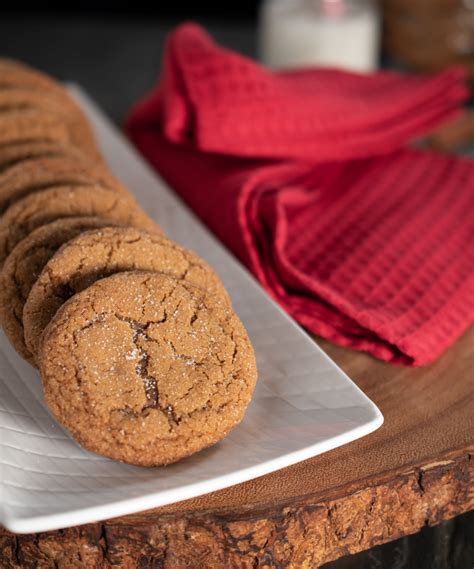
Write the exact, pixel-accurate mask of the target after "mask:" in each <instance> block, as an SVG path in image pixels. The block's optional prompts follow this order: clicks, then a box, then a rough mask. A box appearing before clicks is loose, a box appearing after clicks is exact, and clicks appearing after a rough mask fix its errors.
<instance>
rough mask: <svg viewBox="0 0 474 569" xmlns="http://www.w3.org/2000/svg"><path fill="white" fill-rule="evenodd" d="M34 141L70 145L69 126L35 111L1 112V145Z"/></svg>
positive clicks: (54, 117)
mask: <svg viewBox="0 0 474 569" xmlns="http://www.w3.org/2000/svg"><path fill="white" fill-rule="evenodd" d="M33 140H50V141H52V140H54V141H56V142H62V143H69V142H71V135H70V133H69V131H68V128H67V125H65V124H64V121H62V120H61V119H60V118H59V117H58V116H56V115H53V114H50V113H46V112H45V111H37V110H34V109H19V110H12V111H8V112H7V111H5V112H0V145H5V144H12V143H17V142H25V141H29V142H31V141H33Z"/></svg>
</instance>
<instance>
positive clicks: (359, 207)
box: [127, 24, 474, 365]
mask: <svg viewBox="0 0 474 569" xmlns="http://www.w3.org/2000/svg"><path fill="white" fill-rule="evenodd" d="M465 96H466V90H465V88H464V86H463V80H462V74H461V73H460V72H459V71H458V70H454V71H447V72H445V73H442V74H438V75H436V76H432V77H428V78H420V77H416V78H413V77H406V76H403V75H399V74H395V73H387V72H383V73H378V74H376V75H372V76H363V75H355V74H351V73H345V72H341V71H334V70H311V71H305V72H293V73H279V74H277V73H275V74H272V73H270V72H268V71H266V70H264V69H262V68H261V67H259V66H258V65H257V64H255V63H254V62H252V61H249V60H247V59H245V58H243V57H241V56H238V55H236V54H233V53H231V52H229V51H226V50H223V49H221V48H219V47H218V46H216V45H215V44H214V43H213V42H212V41H211V40H210V38H209V37H208V36H207V35H206V34H205V33H204V32H203V31H202V30H201V29H200V28H198V27H197V26H194V25H190V24H187V25H184V26H181V27H179V28H178V29H177V30H176V31H175V32H174V33H173V34H172V35H171V37H170V39H169V41H168V44H167V48H166V53H165V61H164V71H163V75H162V78H161V81H160V84H159V86H158V87H157V89H156V90H155V91H154V92H153V93H152V94H151V95H150V96H149V97H148V98H146V99H145V100H144V101H142V102H141V103H139V104H138V105H137V106H136V107H135V109H134V110H133V111H132V113H131V115H130V117H129V120H128V122H127V128H128V132H129V134H130V136H131V138H132V140H134V142H135V143H136V145H137V146H138V148H139V149H140V150H141V151H142V152H143V154H144V155H145V156H146V157H147V158H148V159H149V160H150V161H151V163H152V164H153V165H154V166H155V167H156V168H157V170H158V171H159V172H160V173H161V174H162V175H163V177H164V178H165V179H166V180H167V181H168V182H169V183H170V185H171V186H172V187H173V188H174V189H175V190H176V191H177V192H178V193H179V194H180V195H181V196H182V197H183V198H184V199H185V200H186V201H187V202H188V204H189V205H190V206H191V207H192V208H193V209H194V210H195V211H196V212H197V214H198V215H199V216H200V217H201V218H202V219H203V220H204V221H205V223H206V224H207V225H208V226H209V227H210V228H211V229H212V230H213V231H214V232H215V233H216V234H217V235H218V237H219V238H220V239H221V240H222V241H223V242H224V243H226V244H227V246H228V247H229V248H230V249H231V250H232V251H233V252H234V253H235V254H236V255H237V256H238V257H239V258H240V259H241V260H242V261H243V262H244V263H245V264H247V266H248V267H249V268H250V269H251V270H252V272H253V273H254V274H255V275H256V277H257V278H258V279H259V281H260V282H261V283H262V285H263V286H264V287H265V288H266V289H267V290H268V291H269V292H270V293H271V295H272V296H273V297H274V298H275V299H276V300H277V301H278V302H279V303H280V304H281V305H282V306H283V307H284V308H285V309H286V310H287V311H288V312H289V313H290V314H291V315H292V316H293V317H294V318H295V319H296V320H297V321H298V322H300V323H301V324H303V325H304V326H305V327H307V328H308V329H309V330H310V331H312V332H315V333H317V334H320V335H321V336H324V337H326V338H329V339H331V340H333V341H335V342H337V343H340V344H342V345H347V346H351V347H354V348H358V349H363V350H367V351H368V352H370V353H372V354H373V355H375V356H377V357H379V358H381V359H384V360H388V361H393V362H399V363H404V364H410V365H419V364H425V363H428V362H430V361H431V360H433V359H434V358H436V357H437V356H438V355H439V354H440V353H441V352H442V351H443V350H444V349H445V348H446V347H447V346H449V345H450V344H451V343H452V342H453V341H454V340H455V339H456V338H457V337H458V336H459V335H460V334H461V333H462V332H463V331H464V330H465V329H466V328H467V327H468V326H469V324H470V323H471V322H472V320H473V317H474V271H473V266H474V239H473V235H474V211H473V208H474V203H473V201H474V163H473V162H471V161H469V160H462V159H458V158H452V157H447V156H442V155H437V154H434V153H428V152H421V151H415V150H411V149H406V148H401V147H402V146H403V144H404V143H406V142H408V141H410V140H412V139H413V138H415V137H417V136H419V135H421V134H422V133H425V132H427V131H428V130H430V129H432V128H433V127H434V126H437V125H438V124H439V123H440V122H441V121H443V120H446V118H447V117H449V116H451V115H452V114H453V113H454V112H456V111H457V110H458V106H459V103H460V101H462V100H463V98H464V97H465ZM377 155H379V156H377ZM250 157H251V158H250ZM270 158H273V160H270ZM354 158H357V159H354ZM277 159H278V160H277Z"/></svg>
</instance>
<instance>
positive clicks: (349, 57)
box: [259, 0, 380, 72]
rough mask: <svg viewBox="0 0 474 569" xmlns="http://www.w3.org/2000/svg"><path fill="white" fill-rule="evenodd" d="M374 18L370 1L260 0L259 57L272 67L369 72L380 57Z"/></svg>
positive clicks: (375, 8)
mask: <svg viewBox="0 0 474 569" xmlns="http://www.w3.org/2000/svg"><path fill="white" fill-rule="evenodd" d="M379 22H380V18H379V14H378V10H377V5H376V3H375V2H374V1H373V0H264V1H263V3H262V5H261V10H260V21H259V43H260V58H261V60H262V62H263V63H264V64H265V65H267V66H269V67H272V68H289V67H304V66H323V67H339V68H344V69H350V70H353V71H361V72H367V71H373V70H374V69H376V68H377V66H378V60H379V28H380V24H379Z"/></svg>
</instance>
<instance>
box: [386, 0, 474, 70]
mask: <svg viewBox="0 0 474 569" xmlns="http://www.w3.org/2000/svg"><path fill="white" fill-rule="evenodd" d="M383 10H384V46H385V49H386V51H387V54H388V55H389V56H391V58H392V59H394V60H395V61H398V62H400V63H403V64H405V65H408V66H411V67H414V68H416V69H420V70H426V71H436V70H439V69H442V68H444V67H447V66H448V65H452V64H460V65H463V66H464V67H465V68H466V70H467V72H468V74H469V76H470V79H471V81H474V0H383Z"/></svg>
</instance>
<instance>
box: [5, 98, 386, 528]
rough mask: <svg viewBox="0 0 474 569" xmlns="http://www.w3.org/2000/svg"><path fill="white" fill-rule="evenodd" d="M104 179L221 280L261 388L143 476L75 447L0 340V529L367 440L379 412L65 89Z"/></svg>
mask: <svg viewBox="0 0 474 569" xmlns="http://www.w3.org/2000/svg"><path fill="white" fill-rule="evenodd" d="M72 90H73V93H74V95H75V96H77V98H78V100H79V102H80V103H81V105H82V106H83V108H84V111H85V112H86V113H87V115H88V116H89V118H90V120H91V123H92V124H93V126H94V127H95V129H96V132H97V136H98V139H99V141H100V144H101V147H102V150H103V152H104V155H105V157H106V159H107V161H108V163H109V165H110V167H111V169H112V171H113V172H114V173H115V174H116V175H117V176H118V177H119V178H121V180H122V181H123V182H124V183H125V184H126V185H127V186H128V187H129V188H130V190H131V191H132V192H133V193H135V195H136V196H137V198H138V200H139V201H140V202H141V204H142V205H143V206H144V208H145V209H146V210H147V211H148V213H149V214H150V215H151V216H153V217H154V218H155V219H156V220H157V221H158V222H159V224H160V225H161V226H162V227H163V229H164V230H165V231H166V232H167V234H168V235H169V236H170V237H171V238H173V239H175V240H176V241H178V242H179V243H181V244H182V245H184V246H187V247H189V248H191V249H193V250H194V251H196V252H197V253H199V254H200V255H202V257H204V258H205V259H206V260H207V261H208V262H209V263H211V265H212V266H213V267H215V269H216V270H217V271H218V273H219V274H220V276H221V277H222V279H223V281H224V283H225V285H226V286H227V288H228V290H229V292H230V295H231V297H232V301H233V304H234V307H235V309H236V311H237V313H238V314H239V316H240V318H241V319H242V321H243V322H244V324H245V326H246V328H247V330H248V332H249V334H250V336H251V339H252V342H253V345H254V347H255V351H256V354H257V363H258V368H259V381H258V386H257V388H256V391H255V395H254V398H253V400H252V402H251V404H250V406H249V408H248V410H247V413H246V415H245V418H244V420H243V422H242V423H241V424H240V425H239V426H238V427H237V428H236V429H235V430H234V431H233V432H232V433H231V434H230V435H229V436H228V437H227V438H226V439H225V440H224V441H222V442H221V443H219V444H217V445H216V446H214V447H213V448H210V449H207V450H205V451H203V452H201V453H198V454H196V455H194V456H192V457H190V458H188V459H186V460H183V461H182V462H179V463H178V464H175V465H171V466H167V467H161V468H152V469H146V468H140V467H134V466H130V465H126V464H121V463H119V462H114V461H112V460H109V459H107V458H103V457H101V456H98V455H95V454H92V453H90V452H87V451H86V450H83V449H82V448H81V447H80V446H79V445H78V444H76V443H75V442H74V441H73V440H72V438H71V437H70V436H69V435H68V434H67V433H66V432H65V431H64V430H63V429H62V428H61V427H60V426H59V425H58V424H57V423H56V422H55V421H54V420H53V418H52V417H51V415H50V414H49V412H48V410H47V408H46V406H45V404H44V402H43V397H42V390H41V383H40V378H39V376H38V373H37V371H36V370H34V369H33V368H32V367H30V366H29V365H28V364H27V363H26V362H24V361H23V360H22V359H21V358H20V357H19V356H17V355H16V353H15V352H14V350H13V349H12V348H11V346H10V345H9V343H8V341H7V340H6V339H5V337H4V336H3V333H1V335H0V523H1V524H3V525H4V526H5V527H7V528H8V529H9V530H11V531H13V532H18V533H29V532H39V531H46V530H52V529H58V528H63V527H67V526H73V525H79V524H83V523H86V522H92V521H97V520H101V519H106V518H111V517H114V516H118V515H124V514H130V513H133V512H137V511H140V510H144V509H148V508H153V507H157V506H161V505H165V504H169V503H172V502H177V501H180V500H184V499H187V498H192V497H195V496H198V495H201V494H206V493H208V492H212V491H215V490H219V489H221V488H224V487H227V486H231V485H233V484H237V483H239V482H244V481H246V480H250V479H252V478H256V477H258V476H262V475H263V474H267V473H268V472H272V471H274V470H277V469H279V468H284V467H286V466H289V465H291V464H294V463H296V462H299V461H301V460H305V459H307V458H310V457H313V456H315V455H318V454H320V453H323V452H326V451H328V450H331V449H334V448H336V447H338V446H340V445H343V444H346V443H349V442H351V441H354V440H355V439H358V438H359V437H362V436H364V435H367V434H368V433H370V432H372V431H374V430H375V429H377V428H378V427H379V426H380V425H381V424H382V422H383V417H382V414H381V413H380V411H379V410H378V408H377V407H376V406H375V405H374V404H373V403H372V402H371V401H370V400H369V399H368V398H367V397H366V395H364V393H363V392H362V391H361V390H360V389H359V388H358V387H357V386H356V385H355V384H354V383H353V382H352V381H351V380H350V379H349V378H348V377H347V376H346V375H345V374H344V373H343V372H342V371H341V370H340V369H339V368H338V367H337V366H336V365H335V364H334V363H333V362H332V361H331V360H330V359H329V358H328V357H327V356H326V355H325V354H324V353H323V352H322V351H321V350H320V349H319V348H318V346H317V345H316V343H315V342H314V341H313V340H312V339H310V338H309V337H308V336H307V335H306V334H305V332H304V331H303V330H301V328H300V327H299V326H298V325H297V324H295V322H294V321H292V320H291V319H290V318H289V317H288V316H287V315H286V314H285V313H284V312H283V311H282V310H281V309H280V308H279V307H278V306H277V305H276V304H275V303H274V302H273V301H272V300H271V299H270V298H269V297H268V296H267V295H266V293H265V292H264V291H263V290H262V289H261V288H260V286H259V285H258V284H257V283H256V281H255V280H254V279H253V278H252V277H251V276H250V275H249V274H248V273H247V271H246V270H245V269H244V268H243V267H242V266H241V265H240V264H239V263H238V262H237V261H236V260H235V259H234V257H232V255H231V254H230V253H229V252H228V251H226V249H225V248H224V247H223V246H222V245H220V244H219V243H218V242H217V240H216V239H215V238H214V237H213V236H211V234H210V233H209V232H208V231H207V230H206V228H205V227H204V226H203V225H202V224H201V223H200V222H199V221H198V220H197V219H196V217H195V216H194V215H193V214H192V213H191V212H190V211H189V210H188V209H187V208H186V207H185V206H184V205H183V203H182V202H181V201H180V200H179V199H178V198H177V197H176V196H175V195H174V194H173V192H172V191H171V190H170V189H169V188H167V186H166V185H165V183H164V182H163V181H162V180H160V179H159V177H157V175H156V174H155V173H154V172H153V171H152V170H151V169H150V167H149V166H147V164H146V163H145V162H144V160H143V159H142V158H141V157H140V156H139V155H138V153H137V152H136V151H135V150H134V149H133V148H132V147H131V145H130V144H129V143H128V142H127V141H126V140H125V139H124V138H123V136H122V135H121V134H120V133H119V132H118V131H117V129H116V128H115V127H114V126H113V125H112V124H111V123H110V122H109V121H108V120H107V118H106V117H105V116H104V115H103V114H102V113H101V112H100V111H99V110H98V109H97V107H96V106H95V105H94V104H93V103H92V101H90V99H88V98H87V97H86V96H85V94H84V93H83V92H81V91H80V90H79V89H78V88H74V87H72Z"/></svg>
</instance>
